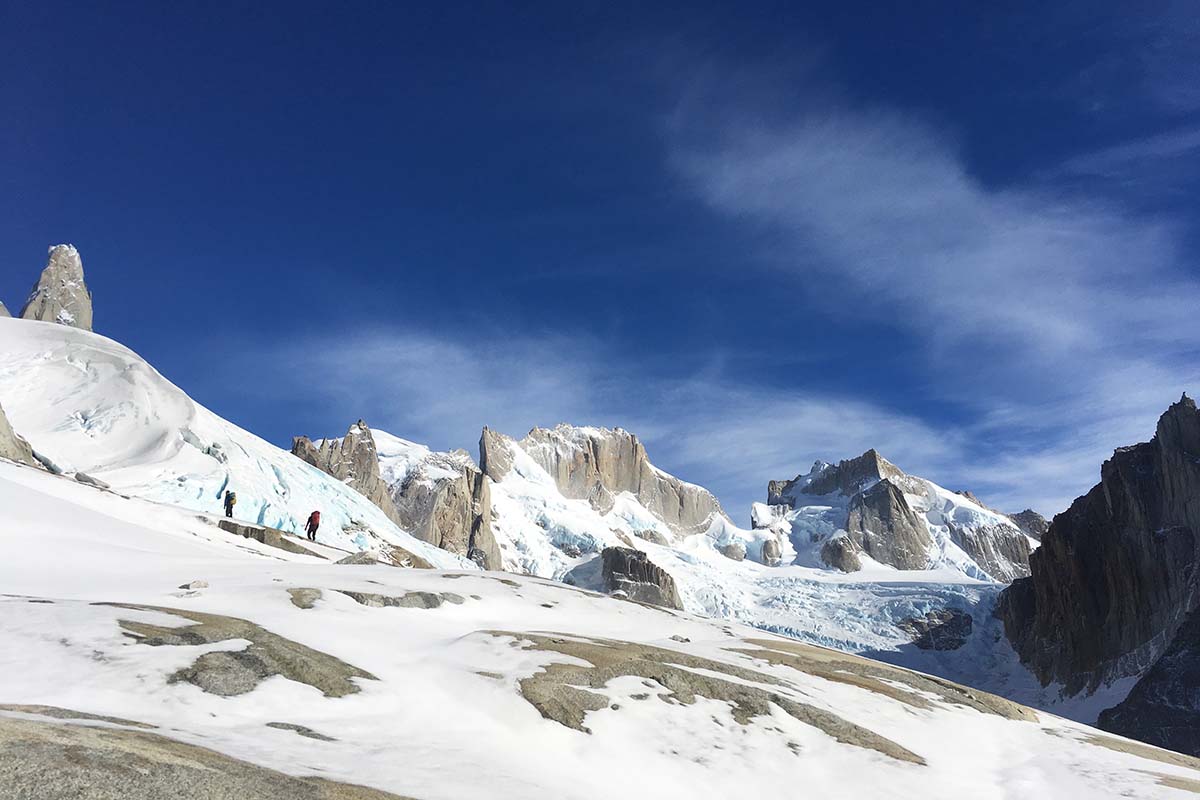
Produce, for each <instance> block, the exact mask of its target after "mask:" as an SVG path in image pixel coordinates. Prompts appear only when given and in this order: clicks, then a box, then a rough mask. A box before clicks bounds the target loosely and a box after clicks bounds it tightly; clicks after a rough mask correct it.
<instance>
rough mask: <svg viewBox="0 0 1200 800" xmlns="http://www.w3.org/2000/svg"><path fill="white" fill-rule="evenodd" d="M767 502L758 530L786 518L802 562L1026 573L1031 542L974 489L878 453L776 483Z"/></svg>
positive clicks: (1001, 576)
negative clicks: (911, 470) (918, 472)
mask: <svg viewBox="0 0 1200 800" xmlns="http://www.w3.org/2000/svg"><path fill="white" fill-rule="evenodd" d="M815 498H820V499H819V500H816V499H815ZM767 503H768V507H767V509H764V510H763V511H761V512H759V513H757V514H756V515H755V517H754V522H755V525H756V527H770V528H772V529H777V528H778V527H779V525H780V523H781V522H783V521H786V522H787V523H788V524H789V525H790V527H791V530H792V536H791V539H792V543H793V546H794V547H795V548H796V551H797V553H798V556H797V558H798V561H797V563H804V564H806V565H809V566H829V567H834V568H836V569H840V570H842V571H845V572H854V571H857V570H859V569H861V568H862V567H863V565H864V562H865V561H866V560H867V559H870V560H873V561H876V562H879V563H881V564H886V565H888V566H892V567H896V568H897V569H905V570H923V569H928V568H930V567H931V566H935V565H936V564H935V563H934V562H939V563H941V562H940V561H939V559H941V560H942V561H945V562H946V563H949V564H953V565H954V566H955V568H958V569H961V570H963V571H964V572H966V573H967V574H970V575H972V576H973V577H978V578H991V579H993V580H997V581H1009V580H1012V579H1013V578H1016V577H1021V576H1023V575H1027V574H1028V570H1029V567H1028V564H1029V550H1030V545H1029V540H1028V539H1027V538H1026V536H1025V534H1023V533H1022V532H1021V530H1020V529H1019V528H1018V527H1017V525H1016V524H1015V523H1014V522H1013V521H1011V520H1010V519H1009V518H1008V517H1006V516H1005V515H1003V514H1000V513H999V512H996V511H993V510H992V509H989V508H988V507H987V506H985V505H984V504H983V503H982V502H980V501H979V499H978V498H977V497H975V495H974V494H972V493H971V492H949V491H947V490H945V489H942V488H941V487H938V486H936V485H935V484H933V483H931V482H930V481H927V480H924V479H923V478H918V477H916V476H912V475H908V474H906V473H905V472H904V471H903V470H901V469H900V468H899V467H897V466H896V465H895V464H893V463H892V462H890V461H888V460H887V459H886V458H884V457H883V455H881V454H880V453H879V451H878V450H875V449H874V448H872V449H870V450H867V451H866V452H865V453H863V454H862V455H860V456H857V457H855V458H850V459H845V460H843V461H840V462H838V464H837V465H836V466H830V465H829V464H827V463H825V462H823V461H817V462H816V463H815V464H814V465H813V468H812V470H811V471H809V472H808V473H807V474H805V475H797V476H796V477H795V478H793V479H792V480H790V481H771V482H770V483H769V484H768V485H767ZM771 509H774V510H771ZM764 523H765V524H764ZM805 553H807V554H808V555H805ZM947 553H956V554H958V555H954V556H948V555H947ZM947 559H948V561H947Z"/></svg>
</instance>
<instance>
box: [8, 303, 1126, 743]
mask: <svg viewBox="0 0 1200 800" xmlns="http://www.w3.org/2000/svg"><path fill="white" fill-rule="evenodd" d="M0 402H2V403H3V405H4V407H5V409H6V411H7V412H8V415H9V417H10V420H11V421H12V423H13V425H14V427H15V428H16V429H17V430H18V431H19V432H21V433H22V434H23V435H25V436H26V437H28V438H29V439H30V441H31V442H32V444H33V446H34V447H35V448H36V449H37V450H38V451H39V452H40V453H41V454H43V455H44V456H46V457H48V458H50V459H52V460H53V461H54V462H55V463H56V464H58V465H59V466H60V467H61V468H62V469H63V470H65V471H67V472H74V471H83V472H85V473H88V474H90V475H93V476H95V477H97V478H100V479H102V480H104V481H106V482H108V483H110V484H112V486H113V488H114V490H115V491H117V492H120V493H122V494H126V495H131V496H133V497H137V498H142V499H145V500H150V501H156V502H158V503H162V504H167V505H170V506H176V507H180V508H184V509H190V510H192V511H195V512H203V513H207V514H218V513H220V508H221V503H220V496H221V494H222V493H223V491H224V489H225V488H226V487H227V486H231V487H233V488H234V489H235V490H236V491H237V492H238V497H239V502H238V505H237V515H238V516H239V517H241V518H243V519H249V520H255V521H260V522H263V523H265V524H269V525H272V526H274V527H279V528H282V529H284V530H290V531H295V530H297V529H298V527H299V523H300V521H301V520H303V519H304V518H306V517H307V513H308V511H309V510H311V509H312V508H320V509H321V510H322V516H323V524H322V529H321V538H322V541H323V542H325V543H327V544H330V545H333V546H335V547H339V548H342V549H344V550H360V549H369V548H371V547H372V546H373V545H375V544H377V543H380V542H392V543H396V544H399V545H400V546H402V547H404V548H406V549H408V550H411V551H412V552H414V553H416V554H418V555H420V556H421V557H423V558H425V559H426V560H427V561H429V562H431V563H433V564H434V565H436V566H440V567H443V568H464V569H466V568H474V564H473V563H472V562H469V561H467V560H465V559H462V558H460V557H458V556H455V555H453V554H450V553H447V552H446V551H443V550H440V549H438V548H435V547H433V546H432V545H429V544H427V543H425V542H422V541H419V540H417V539H415V538H414V537H412V536H409V535H408V534H407V533H405V532H404V531H402V530H400V529H399V528H398V527H397V526H396V525H395V524H394V523H392V522H391V521H390V520H389V519H388V518H387V517H386V516H385V515H384V514H383V513H382V512H381V511H380V510H379V509H378V508H376V507H375V506H374V505H372V504H371V503H370V502H369V501H367V500H366V499H365V498H364V497H362V496H361V495H359V494H358V493H357V492H355V491H353V490H352V489H350V488H348V487H347V486H345V485H344V484H342V483H341V482H340V481H338V480H336V479H333V478H331V477H329V476H328V475H326V474H325V473H323V472H321V471H320V470H318V469H316V468H314V467H311V466H310V465H308V464H306V463H304V462H303V461H301V460H300V459H297V458H295V457H294V456H292V455H291V454H290V453H287V452H285V451H283V450H280V449H279V448H276V447H274V446H272V445H270V444H269V443H267V442H264V441H262V440H261V439H259V438H257V437H255V436H253V435H252V434H249V433H247V432H245V431H243V430H241V429H239V428H237V427H236V426H235V425H233V424H231V423H229V422H227V421H225V420H223V419H221V418H219V417H217V416H216V415H214V414H212V413H211V412H209V411H207V410H206V409H204V408H202V407H201V406H199V405H198V404H196V403H195V402H193V401H192V400H191V399H190V398H188V397H187V396H186V395H185V394H184V393H183V392H182V391H180V390H179V389H178V388H177V387H175V386H173V385H172V384H170V383H169V382H168V381H167V380H166V379H165V378H163V377H162V376H161V375H159V374H158V373H157V372H156V371H155V370H154V369H153V368H152V367H150V366H149V365H148V364H146V362H144V361H143V360H142V359H140V358H139V357H138V356H137V355H135V354H134V353H132V352H131V351H129V350H128V349H127V348H125V347H123V346H121V345H119V344H117V343H116V342H113V341H111V340H109V339H106V338H104V337H102V336H98V335H96V334H92V333H88V332H84V331H79V330H75V329H71V328H67V327H65V326H57V325H51V324H48V323H38V322H30V321H20V320H9V319H0ZM373 434H374V437H375V441H376V446H377V450H378V454H379V458H380V465H381V473H382V475H383V477H384V478H385V480H387V481H388V482H389V484H395V483H396V482H402V481H403V480H404V479H405V477H406V476H408V475H410V474H412V473H413V470H414V468H415V467H416V465H421V466H422V469H423V471H424V474H426V475H428V474H433V473H431V472H430V471H431V470H434V471H436V470H437V469H438V468H439V467H438V465H439V464H449V463H451V462H452V461H453V460H454V459H461V458H466V459H469V456H468V455H467V454H465V453H462V452H456V453H448V454H441V453H434V452H432V451H430V450H429V449H428V448H426V447H424V446H423V445H420V444H416V443H413V442H410V441H407V440H404V439H401V438H399V437H396V436H392V435H390V434H387V433H385V432H382V431H374V432H373ZM514 444H515V443H514ZM512 452H513V467H512V469H511V470H510V471H509V472H508V474H507V475H506V476H505V477H504V479H503V480H501V481H498V482H496V483H494V484H493V486H492V503H493V521H492V524H493V531H494V534H495V536H496V538H497V540H498V542H499V543H500V545H501V547H502V554H503V557H504V562H505V566H506V568H508V569H510V570H512V571H514V572H521V573H529V574H532V575H536V576H539V577H544V578H551V579H562V578H563V577H564V576H566V574H567V573H568V572H571V571H572V570H577V569H580V568H586V567H587V566H588V565H589V563H591V562H593V559H595V558H597V554H598V553H599V552H600V550H602V549H603V548H604V547H606V546H613V545H617V546H624V547H635V548H638V549H641V550H644V551H646V552H647V553H648V554H649V556H650V558H651V560H652V561H654V563H656V564H657V565H659V566H660V567H662V568H663V569H665V570H666V571H667V572H669V573H670V574H671V575H672V577H673V578H674V580H675V582H676V584H677V587H678V590H679V594H680V597H681V599H682V602H683V605H684V608H685V609H686V610H687V611H689V612H691V613H695V614H703V615H707V616H711V617H714V618H719V619H728V620H732V621H735V622H738V623H742V624H747V625H752V626H755V627H758V628H761V629H763V630H767V631H774V632H778V633H782V634H785V635H788V636H791V637H793V638H797V639H800V640H802V641H806V642H811V643H815V644H820V645H825V646H830V647H835V648H838V649H841V650H844V651H847V652H852V653H865V654H870V655H872V656H873V657H877V658H881V659H884V660H887V661H889V662H892V663H896V664H900V665H905V666H912V667H916V668H919V669H922V670H925V671H928V672H932V673H935V674H939V675H942V676H944V677H948V678H951V679H953V680H958V681H960V682H964V683H969V684H971V685H974V686H978V687H980V688H984V689H988V690H992V691H997V692H1002V693H1004V694H1005V695H1006V696H1010V697H1015V698H1018V699H1021V700H1022V701H1024V702H1028V703H1031V704H1034V705H1037V706H1038V707H1042V708H1051V709H1053V710H1055V711H1057V712H1059V713H1063V714H1065V715H1068V716H1071V717H1073V718H1077V719H1080V720H1083V721H1087V722H1092V721H1094V720H1095V717H1096V714H1097V713H1098V712H1099V710H1101V709H1102V708H1105V707H1108V706H1111V705H1113V704H1115V703H1116V702H1119V701H1120V700H1121V699H1122V697H1123V696H1124V692H1127V691H1128V688H1129V687H1127V686H1114V687H1109V688H1108V689H1106V690H1105V692H1103V693H1102V694H1100V695H1097V696H1094V697H1091V698H1080V699H1076V700H1063V699H1062V698H1059V697H1058V696H1057V693H1056V689H1055V687H1049V688H1046V689H1043V688H1042V687H1040V686H1038V685H1037V683H1036V681H1034V680H1033V679H1032V677H1031V676H1030V675H1029V673H1028V671H1027V670H1025V668H1024V667H1023V666H1021V665H1020V664H1019V663H1018V661H1017V659H1016V658H1015V655H1014V654H1013V652H1012V650H1011V648H1010V647H1009V646H1008V643H1007V640H1006V639H1005V638H1004V637H1003V636H1001V635H1000V634H999V630H998V628H997V623H996V622H995V621H994V620H993V619H992V618H991V613H992V607H993V604H994V602H995V597H996V595H997V594H998V592H999V590H1000V588H1001V586H1000V585H998V584H994V583H991V582H989V581H987V580H986V575H979V576H978V578H979V579H976V578H973V577H972V575H973V574H974V573H971V572H970V571H968V570H964V569H962V568H961V567H957V566H956V565H954V564H944V565H943V566H942V568H940V569H935V570H925V571H919V572H902V571H897V570H894V569H892V568H890V567H884V566H882V565H878V566H877V568H874V569H865V570H863V571H860V572H857V573H853V574H842V573H839V572H836V571H832V570H829V569H827V568H822V567H819V566H818V565H816V564H812V563H809V562H808V561H805V559H804V557H803V549H802V548H796V547H793V544H792V543H793V542H795V541H798V540H799V541H801V542H802V539H799V538H798V536H797V535H796V534H795V531H796V530H799V528H797V524H798V520H801V519H803V520H806V521H807V522H811V521H812V520H816V519H818V518H819V515H820V513H821V512H820V510H819V509H817V510H816V511H815V512H814V513H812V514H809V513H808V511H805V512H804V513H803V514H802V515H801V516H799V517H795V518H793V519H790V520H785V523H786V525H787V526H788V528H787V530H788V531H789V533H790V535H785V536H784V537H783V548H782V556H783V564H784V566H780V567H774V568H772V567H767V566H764V565H763V564H761V563H756V562H757V561H760V560H762V559H761V553H762V547H763V543H764V542H765V541H766V540H767V538H768V537H774V535H775V534H774V533H773V532H772V531H770V530H767V529H763V530H755V531H746V530H743V529H739V528H737V527H736V526H734V525H733V524H732V523H730V522H729V521H728V520H727V519H726V518H724V517H723V516H719V517H716V518H715V519H714V520H713V522H712V524H711V525H710V527H709V529H708V530H707V531H705V532H703V533H699V534H695V535H691V536H681V535H679V534H678V533H676V532H673V531H672V530H671V529H670V527H669V526H667V525H666V524H664V523H663V521H662V520H660V519H659V518H657V517H656V516H655V515H654V514H652V513H651V512H650V511H649V510H648V509H646V508H645V507H644V506H642V505H641V504H640V503H639V502H638V501H637V499H636V498H635V497H634V496H633V495H631V494H629V493H622V494H619V495H617V496H616V497H615V501H614V504H613V507H612V509H611V510H610V511H609V512H608V513H606V514H601V513H599V512H598V511H596V510H595V509H594V508H593V507H592V506H591V505H590V504H589V502H588V501H587V500H577V499H570V498H567V497H564V496H563V494H562V493H561V492H560V491H559V489H558V487H557V485H556V484H555V481H554V479H553V478H552V477H551V476H550V475H549V474H548V473H547V472H546V470H545V469H544V468H543V467H542V466H540V465H539V464H538V463H537V462H536V461H534V459H533V458H531V457H530V456H529V455H528V454H527V453H525V452H524V451H523V450H522V449H521V448H520V447H516V446H514V447H513V448H512ZM447 469H448V468H447ZM446 474H447V477H450V476H452V475H453V471H452V470H448V471H447V473H446ZM943 491H944V490H943ZM946 494H947V495H949V497H948V498H947V500H948V501H950V502H952V503H959V505H962V504H970V503H969V501H967V500H966V499H965V498H962V497H961V496H960V495H956V494H953V493H948V492H947V493H946ZM960 501H961V502H960ZM764 508H765V507H764ZM772 508H773V509H777V508H778V507H772ZM169 512H170V509H169V508H167V509H164V510H163V513H169ZM772 513H773V512H772ZM756 516H757V514H756ZM183 518H184V519H187V520H192V521H194V515H188V514H185V515H184V517H183ZM172 525H182V526H183V527H186V528H188V529H195V530H199V531H207V533H202V534H197V535H214V534H212V532H211V526H206V525H201V526H200V527H199V528H196V526H195V525H193V524H192V522H187V523H186V524H185V523H183V522H172ZM216 535H217V536H218V538H219V537H220V536H221V535H220V534H216ZM735 542H736V543H741V544H742V546H743V547H745V549H746V551H747V558H746V559H745V560H744V561H735V560H732V559H730V558H728V557H726V555H724V554H723V552H722V550H723V548H726V547H727V546H728V545H730V544H731V543H735ZM246 546H248V545H246ZM793 562H795V563H793ZM581 583H582V584H583V585H590V584H589V583H588V582H586V581H581ZM944 609H953V610H959V611H963V612H965V613H968V614H970V615H971V617H972V619H973V623H974V630H973V632H972V634H971V636H970V637H969V639H968V641H967V643H966V645H965V646H964V648H962V649H961V650H956V651H950V652H928V651H922V650H920V649H918V648H916V647H915V646H914V645H913V643H912V638H911V636H910V635H909V634H908V633H906V632H905V630H903V629H902V628H901V627H899V623H901V622H903V621H904V620H906V619H911V618H917V617H922V616H924V615H926V614H928V613H931V612H938V611H940V610H944Z"/></svg>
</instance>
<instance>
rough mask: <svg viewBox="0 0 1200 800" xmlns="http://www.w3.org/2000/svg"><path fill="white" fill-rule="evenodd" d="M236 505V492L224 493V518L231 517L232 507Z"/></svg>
mask: <svg viewBox="0 0 1200 800" xmlns="http://www.w3.org/2000/svg"><path fill="white" fill-rule="evenodd" d="M235 503H237V492H230V491H226V492H225V516H227V517H232V516H233V506H234V504H235Z"/></svg>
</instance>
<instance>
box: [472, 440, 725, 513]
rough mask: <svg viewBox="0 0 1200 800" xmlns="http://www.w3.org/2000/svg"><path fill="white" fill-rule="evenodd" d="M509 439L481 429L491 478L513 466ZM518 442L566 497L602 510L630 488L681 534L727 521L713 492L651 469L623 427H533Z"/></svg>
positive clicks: (639, 445) (500, 476) (501, 475)
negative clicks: (719, 520) (716, 521)
mask: <svg viewBox="0 0 1200 800" xmlns="http://www.w3.org/2000/svg"><path fill="white" fill-rule="evenodd" d="M506 440H507V441H506ZM509 441H512V440H510V439H508V437H501V436H499V435H497V434H496V433H495V432H493V431H489V430H487V429H485V430H484V433H483V437H482V438H481V440H480V464H482V465H483V467H484V469H485V470H486V471H487V472H488V474H489V475H490V476H491V478H492V479H493V480H503V478H504V476H505V475H506V474H507V473H508V470H509V468H511V464H512V457H511V454H510V453H503V452H502V451H503V450H504V449H505V447H506V446H507V442H509ZM517 445H518V446H519V447H520V448H521V449H522V450H524V451H525V452H526V453H528V454H529V456H530V457H532V458H533V460H534V461H535V462H537V464H538V465H540V466H541V467H542V468H543V469H544V470H546V472H547V473H549V475H550V476H551V477H553V478H554V480H555V483H556V484H557V486H558V489H559V491H560V492H562V494H563V496H564V497H568V498H572V499H578V500H587V501H588V503H589V504H591V506H592V508H594V509H595V510H596V511H598V512H599V513H601V514H607V513H608V512H609V511H610V510H611V509H612V507H613V504H614V502H615V499H614V496H615V495H618V494H621V493H622V492H629V493H630V494H632V495H633V496H634V497H635V498H637V501H638V502H639V503H641V505H642V506H644V507H645V508H646V509H647V510H648V511H650V513H652V514H653V515H654V516H656V517H657V518H659V519H660V520H662V521H663V522H664V523H665V524H666V525H667V526H668V527H669V528H670V529H671V530H672V531H673V532H675V533H677V534H679V535H682V536H686V535H690V534H693V533H701V532H703V531H705V530H707V529H708V527H709V526H710V525H711V524H712V522H713V520H714V519H715V518H717V517H720V518H723V519H728V517H727V516H726V515H725V512H724V511H723V510H722V509H721V504H720V503H718V502H717V499H716V497H714V496H713V494H712V493H711V492H709V491H708V490H707V489H704V488H703V487H700V486H696V485H695V484H691V483H687V482H685V481H681V480H679V479H678V478H676V477H674V476H672V475H668V474H667V473H665V472H663V471H662V470H660V469H658V468H657V467H655V466H654V465H653V464H652V463H650V459H649V457H648V456H647V455H646V448H645V447H644V446H643V445H642V443H641V440H639V439H638V437H637V436H635V435H634V434H632V433H630V432H629V431H626V430H623V429H621V428H613V429H609V428H593V427H574V426H571V425H564V424H560V425H557V426H555V427H554V428H534V429H533V430H531V431H530V432H529V433H528V434H527V435H526V436H525V438H524V439H522V440H520V441H519V442H517Z"/></svg>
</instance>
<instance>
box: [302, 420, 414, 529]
mask: <svg viewBox="0 0 1200 800" xmlns="http://www.w3.org/2000/svg"><path fill="white" fill-rule="evenodd" d="M292 455H294V456H296V457H297V458H300V459H302V460H303V461H307V462H308V463H309V464H312V465H313V466H314V467H316V468H317V469H319V470H322V471H323V472H326V473H328V474H330V475H332V476H333V477H335V478H337V479H338V480H340V481H342V482H343V483H345V484H346V485H347V486H349V487H351V488H352V489H354V490H355V491H357V492H358V493H359V494H361V495H363V496H364V497H366V498H367V499H368V500H370V501H371V502H372V503H374V504H375V505H377V506H379V508H380V509H381V510H382V511H383V512H384V513H385V514H387V515H388V518H389V519H391V520H392V521H393V522H395V523H396V524H398V525H402V524H403V523H402V522H401V518H400V515H399V513H397V511H396V506H395V504H394V503H393V502H392V496H391V491H390V490H389V488H388V485H387V484H386V483H385V482H384V480H383V478H382V477H381V476H380V474H379V455H378V453H377V452H376V449H375V438H374V437H373V436H372V434H371V429H370V428H369V427H367V423H365V422H363V421H362V420H361V419H360V420H359V421H358V422H356V423H354V424H353V425H351V426H350V429H349V430H347V431H346V435H345V436H344V437H342V438H341V439H321V440H319V441H317V442H313V441H312V440H311V439H309V438H308V437H307V436H297V437H295V438H294V439H293V440H292Z"/></svg>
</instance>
